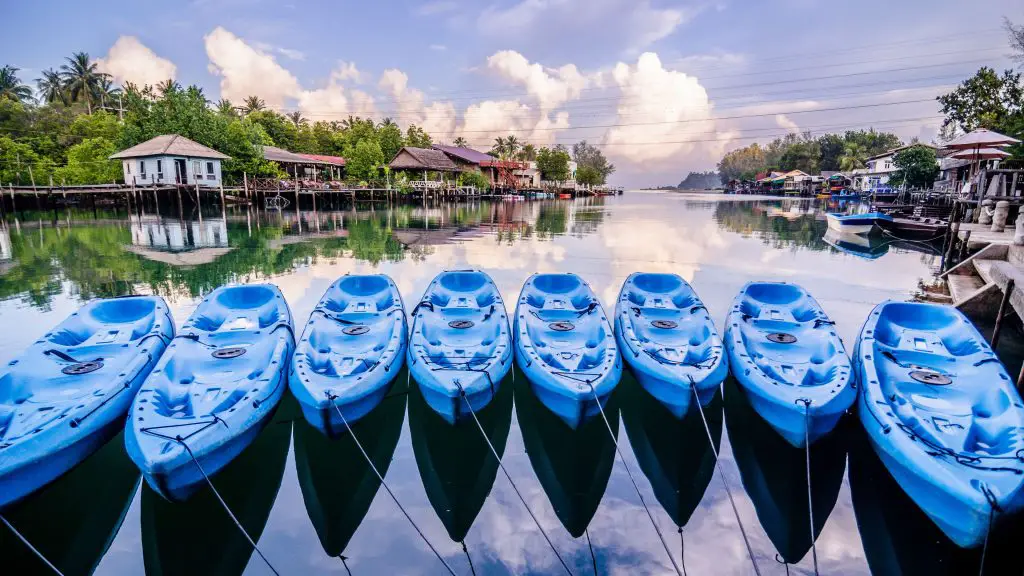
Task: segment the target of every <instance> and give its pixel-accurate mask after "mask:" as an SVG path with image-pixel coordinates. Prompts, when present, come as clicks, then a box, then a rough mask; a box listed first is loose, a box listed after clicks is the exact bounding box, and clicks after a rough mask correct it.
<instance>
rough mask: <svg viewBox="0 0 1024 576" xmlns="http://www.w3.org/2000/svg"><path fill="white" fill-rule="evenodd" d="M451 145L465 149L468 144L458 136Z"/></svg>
mask: <svg viewBox="0 0 1024 576" xmlns="http://www.w3.org/2000/svg"><path fill="white" fill-rule="evenodd" d="M452 145H453V146H458V147H459V148H465V147H466V146H468V145H469V142H467V141H466V139H465V138H463V137H462V136H459V137H458V138H456V139H455V141H454V142H452Z"/></svg>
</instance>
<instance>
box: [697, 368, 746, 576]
mask: <svg viewBox="0 0 1024 576" xmlns="http://www.w3.org/2000/svg"><path fill="white" fill-rule="evenodd" d="M687 376H688V377H689V378H690V389H691V390H693V397H694V399H695V400H696V401H697V410H698V411H699V412H700V419H701V421H703V422H704V431H705V432H707V434H708V442H709V443H710V444H711V451H712V452H713V453H714V454H715V468H718V474H719V475H720V476H721V477H722V485H723V486H725V493H726V495H727V496H729V504H731V505H732V513H733V514H735V515H736V524H738V525H739V527H740V534H741V535H742V536H743V543H744V544H745V545H746V547H747V555H748V556H750V563H751V564H752V565H753V566H754V574H757V576H761V569H760V568H758V567H757V561H756V560H754V549H753V548H751V546H750V539H749V538H747V531H746V529H744V528H743V520H742V519H741V518H740V510H739V508H737V507H736V500H735V499H734V498H733V497H732V490H731V489H729V481H728V480H727V479H726V478H725V470H723V469H722V459H721V458H719V457H718V449H716V448H715V441H714V440H713V439H712V437H711V427H710V426H708V419H707V418H706V417H705V416H704V407H703V406H701V405H700V396H699V395H698V394H697V387H696V386H695V385H694V382H693V376H689V375H687Z"/></svg>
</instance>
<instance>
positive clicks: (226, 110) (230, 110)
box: [215, 98, 238, 118]
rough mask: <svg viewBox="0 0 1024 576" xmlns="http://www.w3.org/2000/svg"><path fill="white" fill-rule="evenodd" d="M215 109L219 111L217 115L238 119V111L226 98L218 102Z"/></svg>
mask: <svg viewBox="0 0 1024 576" xmlns="http://www.w3.org/2000/svg"><path fill="white" fill-rule="evenodd" d="M215 108H216V110H217V113H218V114H220V115H222V116H227V117H228V118H237V117H238V110H237V109H235V105H234V103H233V102H231V100H228V99H226V98H221V99H220V100H218V101H217V104H216V106H215Z"/></svg>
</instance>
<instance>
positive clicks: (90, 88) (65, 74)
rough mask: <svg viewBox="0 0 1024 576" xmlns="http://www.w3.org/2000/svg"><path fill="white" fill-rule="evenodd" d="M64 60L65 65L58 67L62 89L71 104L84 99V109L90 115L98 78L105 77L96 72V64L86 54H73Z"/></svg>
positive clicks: (98, 81)
mask: <svg viewBox="0 0 1024 576" xmlns="http://www.w3.org/2000/svg"><path fill="white" fill-rule="evenodd" d="M64 60H66V63H65V64H62V65H61V67H60V76H61V79H62V80H63V81H64V88H65V89H66V90H67V91H68V95H69V96H71V101H72V102H78V100H79V99H80V98H82V99H85V109H86V111H87V112H88V113H89V114H92V102H93V98H94V96H95V94H96V92H97V87H98V86H99V83H100V78H102V77H103V76H106V75H105V74H102V73H100V72H99V70H97V68H96V63H95V62H93V61H92V60H91V59H90V58H89V54H88V53H86V52H75V53H74V54H72V55H71V56H69V57H67V58H65V59H64Z"/></svg>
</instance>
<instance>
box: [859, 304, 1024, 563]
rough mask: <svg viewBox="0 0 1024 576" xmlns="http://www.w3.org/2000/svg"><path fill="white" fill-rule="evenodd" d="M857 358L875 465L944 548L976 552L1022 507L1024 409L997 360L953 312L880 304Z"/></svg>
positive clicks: (862, 408) (945, 308) (864, 417)
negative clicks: (944, 541)
mask: <svg viewBox="0 0 1024 576" xmlns="http://www.w3.org/2000/svg"><path fill="white" fill-rule="evenodd" d="M854 358H855V365H856V369H857V372H858V378H859V380H860V382H861V392H860V396H859V399H858V406H859V408H860V410H859V414H860V419H861V422H862V423H863V425H864V429H865V430H866V431H867V435H868V438H869V439H870V442H871V445H872V447H873V448H874V450H875V452H876V453H877V454H878V456H879V459H880V460H881V461H882V463H883V464H885V466H886V468H888V469H889V472H890V473H891V474H892V476H893V478H895V479H896V481H897V482H898V483H899V485H900V486H901V487H902V488H903V490H904V492H906V493H907V495H908V496H909V497H910V498H911V499H912V500H913V501H914V502H915V503H916V504H917V505H918V506H919V507H920V508H921V510H922V511H924V513H925V514H926V515H927V516H928V517H929V518H930V519H931V520H932V521H933V522H934V523H935V524H936V525H937V526H938V527H939V528H940V529H941V530H942V531H943V532H944V533H945V534H946V535H947V536H948V537H949V539H950V540H952V541H953V542H954V543H955V544H957V545H958V546H960V547H963V548H973V547H977V546H981V545H982V544H983V543H984V541H985V539H986V536H987V534H988V531H989V527H990V522H991V521H993V520H995V521H998V520H999V518H1000V517H1002V516H1004V515H1009V514H1013V513H1015V512H1017V511H1019V510H1020V509H1021V508H1022V507H1024V462H1021V460H1020V459H1019V454H1021V452H1020V450H1021V449H1022V442H1021V440H1020V438H1019V436H1020V434H1019V430H1020V429H1021V428H1022V427H1024V407H1022V403H1021V399H1020V395H1019V394H1018V393H1017V391H1016V389H1015V388H1014V386H1013V383H1012V380H1010V377H1009V375H1008V374H1007V373H1006V370H1005V369H1004V368H1003V366H1002V364H1001V363H999V361H998V359H997V358H996V356H995V353H994V352H993V351H992V349H991V348H990V347H989V346H988V344H987V343H986V342H985V339H984V338H983V337H982V336H981V334H979V333H978V331H977V330H976V329H975V328H974V326H973V325H972V324H971V323H970V321H969V320H967V318H966V317H964V316H963V314H962V313H960V312H959V311H958V310H955V309H954V308H951V307H948V306H939V305H935V304H924V303H908V302H886V303H883V304H880V305H878V306H877V307H876V308H875V309H874V310H873V311H872V312H871V314H870V315H869V316H868V319H867V321H866V322H865V323H864V326H863V328H862V329H861V334H860V336H859V338H858V340H857V347H856V350H855V351H854ZM993 510H995V512H993Z"/></svg>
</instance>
